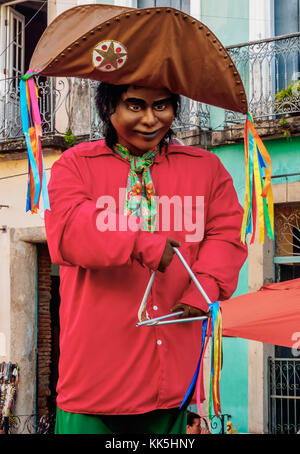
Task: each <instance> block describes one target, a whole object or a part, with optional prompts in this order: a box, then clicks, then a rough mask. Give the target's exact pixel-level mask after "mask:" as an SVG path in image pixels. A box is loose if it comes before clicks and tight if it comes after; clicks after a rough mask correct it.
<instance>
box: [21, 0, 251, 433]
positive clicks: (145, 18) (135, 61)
mask: <svg viewBox="0 0 300 454" xmlns="http://www.w3.org/2000/svg"><path fill="white" fill-rule="evenodd" d="M36 73H39V74H42V75H45V76H75V77H83V78H90V79H94V80H98V81H100V82H101V83H100V84H99V87H98V90H97V99H96V104H97V108H98V112H99V115H100V117H101V119H102V122H103V134H104V140H100V141H95V142H91V143H81V144H79V145H77V146H75V147H74V148H71V149H69V150H67V151H65V152H64V153H63V154H62V156H61V157H60V158H59V159H58V160H57V161H56V162H55V163H54V165H53V167H52V169H51V179H50V183H49V187H48V190H49V202H50V209H49V210H46V212H45V225H46V233H47V241H48V246H49V251H50V255H51V259H52V261H53V263H56V264H58V265H59V266H60V279H61V283H60V295H61V307H60V330H61V334H60V359H59V379H58V384H57V392H58V396H57V421H56V433H129V432H135V433H177V434H178V433H185V428H186V411H185V410H184V409H182V410H181V411H178V408H179V407H180V404H181V402H182V399H183V396H184V395H185V392H186V389H187V387H188V386H189V383H190V381H191V378H192V377H193V373H194V370H195V365H196V364H197V360H198V358H199V351H200V348H201V336H202V329H201V325H202V323H201V322H197V323H196V322H195V323H182V324H180V323H179V324H174V325H172V326H158V325H157V326H152V327H140V328H137V326H136V322H137V311H138V308H139V304H140V301H141V299H142V297H143V294H144V292H145V287H146V286H147V283H148V280H149V277H150V275H151V273H152V271H156V278H155V281H154V283H153V286H152V288H151V292H150V295H149V297H148V300H147V306H146V308H145V311H144V314H143V317H142V318H143V319H147V317H148V318H149V317H150V318H153V317H158V316H160V315H162V314H168V313H170V312H172V311H173V312H174V311H179V310H181V312H182V314H181V315H180V316H179V317H192V316H199V315H202V314H204V313H206V312H207V311H208V305H207V302H206V300H205V299H204V298H203V297H202V296H201V295H200V294H199V292H198V290H197V288H196V286H195V283H194V282H192V281H191V279H190V277H189V275H188V273H187V272H186V270H185V269H184V267H183V266H182V264H181V263H180V260H179V259H178V256H176V255H174V247H176V248H178V249H179V250H180V252H181V254H182V256H183V257H184V258H185V260H186V262H187V263H188V265H189V266H190V267H191V269H192V270H193V273H194V274H195V276H196V278H197V279H198V281H199V283H201V285H202V287H203V289H204V290H205V292H206V294H207V295H208V296H209V298H210V300H211V301H213V302H215V301H218V300H225V299H228V298H230V296H231V295H232V293H233V292H234V290H235V289H236V286H237V282H238V276H239V271H240V268H241V266H242V265H243V263H244V261H245V260H246V256H247V248H246V246H245V245H244V244H242V243H241V241H240V228H241V223H242V217H243V210H242V208H241V206H240V205H239V203H238V199H237V195H236V192H235V190H234V187H233V182H232V178H231V176H230V175H229V174H228V172H227V171H226V169H225V168H224V167H223V165H222V164H221V162H220V160H219V159H218V158H217V157H216V156H215V155H214V154H212V153H211V152H208V151H205V150H203V149H201V148H198V147H192V146H184V145H181V144H179V143H177V142H176V141H174V138H172V131H171V129H170V128H171V125H172V123H173V121H174V118H175V117H176V115H177V113H178V108H179V102H180V100H179V95H184V96H186V97H189V98H191V99H194V100H197V101H202V102H204V103H207V104H211V105H215V106H219V107H222V108H226V109H229V110H233V111H237V112H241V113H244V114H246V113H247V99H246V96H245V92H244V88H243V84H242V81H241V79H240V75H239V73H238V71H237V70H236V68H235V65H234V63H233V62H232V61H231V58H230V57H229V55H228V54H227V52H226V50H225V49H224V47H223V46H222V44H221V43H220V41H219V40H218V39H217V38H216V37H215V36H214V34H213V33H212V32H211V31H210V30H209V29H208V28H207V27H206V26H205V25H203V24H202V23H200V22H199V21H197V20H195V19H194V18H192V17H190V16H188V15H185V14H183V13H182V12H180V11H177V10H174V9H172V8H150V9H140V10H137V9H133V8H123V7H117V6H115V7H113V6H107V5H83V6H78V7H75V8H72V9H70V10H67V11H66V12H64V13H63V14H62V15H60V16H59V17H57V18H56V19H55V20H54V21H53V22H52V23H51V24H50V25H49V26H48V28H47V29H46V31H45V32H44V34H43V36H42V38H41V40H40V42H39V43H38V45H37V48H36V50H35V52H34V54H33V57H32V60H31V65H30V72H29V73H28V75H27V78H30V75H32V74H36ZM33 111H34V109H33ZM40 191H42V185H40ZM175 201H177V204H176V203H175ZM33 205H34V204H33ZM172 207H173V208H174V209H173V210H172ZM178 207H179V208H178ZM34 208H35V207H34V206H33V209H34ZM167 210H169V211H168V213H171V214H170V216H169V217H168V216H167ZM191 226H192V228H191ZM191 402H192V403H193V402H194V400H191Z"/></svg>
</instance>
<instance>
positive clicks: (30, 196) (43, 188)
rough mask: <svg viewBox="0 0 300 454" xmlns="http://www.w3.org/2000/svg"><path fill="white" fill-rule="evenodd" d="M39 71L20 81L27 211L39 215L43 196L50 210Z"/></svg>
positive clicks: (45, 206)
mask: <svg viewBox="0 0 300 454" xmlns="http://www.w3.org/2000/svg"><path fill="white" fill-rule="evenodd" d="M38 72H39V71H36V72H33V71H28V72H27V73H26V74H25V75H24V76H22V77H21V81H20V104H21V119H22V128H23V133H24V136H25V141H26V146H27V151H28V187H27V202H26V211H29V210H30V211H31V212H32V213H37V210H38V208H39V202H40V196H41V194H42V197H43V204H44V210H50V204H49V197H48V190H47V181H46V172H45V165H44V160H43V155H42V146H41V136H42V122H41V116H40V111H39V105H38V93H37V87H36V84H35V81H34V78H33V76H34V75H35V74H37V73H38Z"/></svg>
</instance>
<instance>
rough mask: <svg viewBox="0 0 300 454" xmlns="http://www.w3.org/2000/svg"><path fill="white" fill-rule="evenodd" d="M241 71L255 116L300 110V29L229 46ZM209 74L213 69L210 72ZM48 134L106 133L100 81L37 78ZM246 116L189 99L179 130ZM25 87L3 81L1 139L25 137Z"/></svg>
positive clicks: (269, 116)
mask: <svg viewBox="0 0 300 454" xmlns="http://www.w3.org/2000/svg"><path fill="white" fill-rule="evenodd" d="M227 50H228V52H229V54H230V55H231V57H232V59H233V61H234V62H235V65H236V67H237V69H238V70H239V72H240V74H241V77H242V80H243V83H244V86H245V90H246V93H247V97H248V104H249V111H250V112H251V113H252V114H253V116H254V118H255V120H268V119H272V118H277V117H279V116H284V115H294V114H299V112H300V33H295V34H291V35H284V36H277V37H275V38H270V39H265V40H259V41H252V42H247V43H243V44H238V45H234V46H228V47H227ZM207 76H208V77H209V74H208V75H207ZM36 81H37V86H38V92H39V104H40V111H41V117H42V123H43V132H44V134H65V133H66V131H67V130H68V129H69V130H70V131H72V134H73V135H88V136H89V138H90V140H94V139H97V138H99V137H101V124H100V121H99V118H98V116H97V112H96V107H95V103H94V98H95V90H96V86H97V83H96V82H93V81H86V80H82V79H75V78H47V79H46V78H43V77H37V78H36ZM241 121H242V122H243V121H244V116H242V115H239V114H237V113H234V112H231V111H225V110H223V109H218V108H215V107H210V106H208V105H206V104H202V103H198V102H194V101H190V100H188V99H186V98H185V99H183V102H182V112H181V119H180V121H176V122H175V124H174V129H175V130H179V131H180V130H186V129H191V128H197V129H199V130H208V129H210V130H215V129H220V130H222V129H224V128H226V127H229V126H231V125H233V124H236V123H239V122H241ZM22 137H23V134H22V127H21V119H20V106H19V88H18V83H17V81H16V80H15V79H2V80H0V140H2V141H3V140H9V139H17V138H22Z"/></svg>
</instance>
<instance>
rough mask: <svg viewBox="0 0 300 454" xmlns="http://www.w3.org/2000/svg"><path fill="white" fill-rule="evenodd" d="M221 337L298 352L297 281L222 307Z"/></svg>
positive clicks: (267, 288)
mask: <svg viewBox="0 0 300 454" xmlns="http://www.w3.org/2000/svg"><path fill="white" fill-rule="evenodd" d="M221 307H222V324H223V336H229V337H241V338H244V339H250V340H256V341H260V342H265V343H268V344H274V345H280V346H284V347H290V348H292V347H293V348H300V279H293V280H291V281H284V282H279V283H275V284H268V285H264V286H263V287H261V289H260V290H258V291H257V292H253V293H248V294H246V295H241V296H237V297H235V298H232V299H230V300H227V301H224V302H222V303H221Z"/></svg>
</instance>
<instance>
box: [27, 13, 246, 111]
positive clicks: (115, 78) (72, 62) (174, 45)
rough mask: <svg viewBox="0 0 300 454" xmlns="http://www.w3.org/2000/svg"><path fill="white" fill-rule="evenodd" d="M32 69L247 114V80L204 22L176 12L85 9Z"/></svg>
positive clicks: (60, 22)
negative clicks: (163, 90)
mask: <svg viewBox="0 0 300 454" xmlns="http://www.w3.org/2000/svg"><path fill="white" fill-rule="evenodd" d="M30 69H31V70H34V71H38V72H39V73H40V74H41V75H45V76H72V77H81V78H88V79H93V80H99V81H103V82H108V83H111V84H116V85H120V84H134V85H139V86H144V87H154V88H158V87H165V88H168V89H169V90H170V91H171V92H173V93H177V94H181V95H184V96H187V97H188V98H191V99H194V100H196V101H201V102H203V103H206V104H211V105H214V106H218V107H222V108H224V109H228V110H233V111H236V112H241V113H244V114H246V113H247V98H246V94H245V89H244V87H243V83H242V81H241V78H240V75H239V73H238V71H237V69H236V67H235V65H234V63H233V62H232V60H231V58H230V56H229V55H228V53H227V51H226V50H225V48H224V46H223V45H222V44H221V43H220V41H219V40H218V39H217V38H216V36H215V35H214V34H213V33H212V32H211V31H210V30H209V29H208V28H207V27H206V26H205V25H204V24H202V23H201V22H199V21H198V20H196V19H194V18H193V17H191V16H189V15H188V14H185V13H183V12H181V11H177V10H176V9H173V8H165V7H164V8H163V7H160V8H148V9H135V8H124V7H120V6H111V5H95V4H93V5H82V6H77V7H75V8H71V9H69V10H67V11H65V12H64V13H62V14H61V15H60V16H58V17H57V18H56V19H55V20H54V21H53V22H52V23H51V24H50V25H49V26H48V27H47V29H46V30H45V32H44V33H43V35H42V37H41V39H40V41H39V43H38V44H37V46H36V49H35V51H34V54H33V56H32V59H31V62H30Z"/></svg>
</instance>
